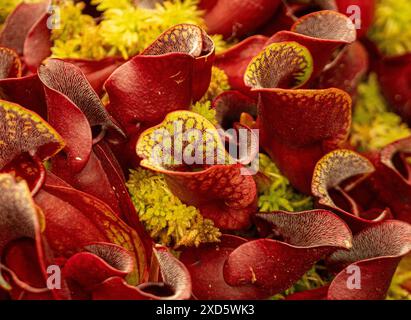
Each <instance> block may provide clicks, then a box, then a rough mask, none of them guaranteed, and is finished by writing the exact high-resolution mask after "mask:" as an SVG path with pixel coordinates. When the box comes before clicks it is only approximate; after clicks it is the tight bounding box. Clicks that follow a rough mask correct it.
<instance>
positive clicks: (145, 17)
mask: <svg viewBox="0 0 411 320" xmlns="http://www.w3.org/2000/svg"><path fill="white" fill-rule="evenodd" d="M93 3H94V4H98V9H99V10H101V11H103V20H102V22H101V23H100V30H99V32H100V34H101V37H102V38H103V43H104V45H105V46H107V47H110V50H109V55H121V56H122V57H123V58H124V59H128V58H129V57H131V56H133V55H135V54H138V53H139V52H141V51H142V50H143V49H144V48H146V47H147V46H148V45H149V44H151V43H152V42H153V41H154V40H155V39H156V38H157V37H158V36H159V35H160V34H161V33H162V32H164V31H166V30H167V29H169V28H170V27H172V26H174V25H176V24H180V23H191V24H197V25H200V26H203V25H204V21H203V19H202V18H201V15H202V12H201V11H200V10H199V9H198V8H197V4H198V0H185V1H184V0H175V1H165V2H164V3H162V4H156V5H155V8H154V9H147V8H141V7H136V6H134V5H133V4H132V2H131V1H125V0H122V1H120V2H119V4H117V3H116V1H112V0H94V1H93Z"/></svg>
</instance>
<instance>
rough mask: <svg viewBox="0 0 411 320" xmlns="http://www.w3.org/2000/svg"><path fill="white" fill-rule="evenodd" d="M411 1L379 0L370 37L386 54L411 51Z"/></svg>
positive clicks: (399, 53)
mask: <svg viewBox="0 0 411 320" xmlns="http://www.w3.org/2000/svg"><path fill="white" fill-rule="evenodd" d="M410 26H411V1H409V0H377V6H376V15H375V20H374V25H373V27H372V28H371V30H370V32H369V37H370V38H371V40H373V41H374V42H375V43H376V44H377V45H378V47H379V48H380V50H381V51H382V52H383V53H384V54H386V55H401V54H405V53H407V52H411V28H410Z"/></svg>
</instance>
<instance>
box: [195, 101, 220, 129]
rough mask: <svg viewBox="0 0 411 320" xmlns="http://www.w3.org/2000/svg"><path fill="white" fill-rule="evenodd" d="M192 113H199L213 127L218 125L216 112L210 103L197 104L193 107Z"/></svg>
mask: <svg viewBox="0 0 411 320" xmlns="http://www.w3.org/2000/svg"><path fill="white" fill-rule="evenodd" d="M191 111H193V112H195V113H198V114H199V115H200V116H202V117H204V118H206V119H207V120H208V121H210V122H211V123H212V124H213V125H216V124H217V120H216V117H215V116H216V111H215V109H213V108H212V107H211V102H210V101H205V102H200V101H199V102H197V103H195V104H194V105H193V106H192V107H191Z"/></svg>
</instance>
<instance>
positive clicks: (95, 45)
mask: <svg viewBox="0 0 411 320" xmlns="http://www.w3.org/2000/svg"><path fill="white" fill-rule="evenodd" d="M59 6H60V14H61V17H60V24H61V25H60V28H58V29H53V30H52V32H51V40H52V41H53V46H52V48H51V52H52V57H55V58H84V59H96V60H98V59H102V58H104V57H105V56H107V51H106V49H105V47H104V46H103V39H102V37H101V36H100V32H99V26H98V25H97V24H96V22H95V21H94V19H93V17H91V16H89V15H85V14H82V10H83V9H84V7H85V4H84V3H83V2H79V3H76V4H74V2H73V1H65V2H63V3H62V4H60V5H59Z"/></svg>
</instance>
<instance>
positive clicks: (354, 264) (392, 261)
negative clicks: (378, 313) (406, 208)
mask: <svg viewBox="0 0 411 320" xmlns="http://www.w3.org/2000/svg"><path fill="white" fill-rule="evenodd" d="M410 251H411V226H410V225H409V224H406V223H404V222H399V221H385V222H382V223H380V224H377V225H374V226H371V227H369V228H367V229H365V230H363V231H362V232H360V233H359V234H357V235H356V236H354V239H353V248H352V249H351V250H350V251H344V252H342V251H341V252H340V251H338V252H335V253H334V254H333V255H331V257H330V259H329V261H330V263H332V264H337V265H343V266H344V269H343V270H342V271H341V272H340V273H338V274H337V276H336V277H335V279H334V280H333V281H332V282H331V284H330V287H329V289H328V299H332V300H383V299H385V296H386V294H387V290H388V288H389V286H390V283H391V280H392V276H393V275H394V272H395V269H396V268H397V265H398V263H399V262H400V260H401V258H402V257H404V256H405V255H407V254H408V253H409V252H410ZM353 269H355V270H357V271H356V272H357V275H358V270H359V272H360V274H359V281H360V285H359V286H358V283H357V287H356V289H352V288H350V287H349V286H348V285H347V284H348V283H351V281H352V280H351V279H350V278H352V277H353V274H354V272H353V271H352V270H353ZM357 280H358V279H357Z"/></svg>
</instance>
